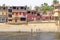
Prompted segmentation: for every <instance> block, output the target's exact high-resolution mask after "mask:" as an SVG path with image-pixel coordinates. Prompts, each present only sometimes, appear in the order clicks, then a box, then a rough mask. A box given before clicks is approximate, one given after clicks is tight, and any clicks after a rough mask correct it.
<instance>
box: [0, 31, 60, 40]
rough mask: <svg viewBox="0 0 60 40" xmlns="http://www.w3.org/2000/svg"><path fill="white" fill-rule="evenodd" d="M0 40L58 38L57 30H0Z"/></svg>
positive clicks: (45, 39) (57, 39) (51, 39)
mask: <svg viewBox="0 0 60 40" xmlns="http://www.w3.org/2000/svg"><path fill="white" fill-rule="evenodd" d="M0 40H60V33H57V32H55V33H54V32H34V33H30V32H6V33H5V32H1V33H0Z"/></svg>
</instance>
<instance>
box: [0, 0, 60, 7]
mask: <svg viewBox="0 0 60 40" xmlns="http://www.w3.org/2000/svg"><path fill="white" fill-rule="evenodd" d="M59 1H60V0H59ZM52 2H53V0H0V5H2V4H6V6H25V5H27V6H32V7H34V6H40V5H41V4H43V3H48V4H49V5H51V4H52Z"/></svg>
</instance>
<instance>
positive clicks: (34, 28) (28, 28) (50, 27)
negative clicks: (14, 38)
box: [0, 23, 58, 32]
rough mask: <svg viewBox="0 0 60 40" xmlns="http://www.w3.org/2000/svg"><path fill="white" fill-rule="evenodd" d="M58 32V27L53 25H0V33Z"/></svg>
mask: <svg viewBox="0 0 60 40" xmlns="http://www.w3.org/2000/svg"><path fill="white" fill-rule="evenodd" d="M31 30H32V31H33V32H38V31H40V32H58V26H57V25H56V24H55V23H28V25H26V24H22V25H10V24H6V23H0V32H1V31H3V32H6V31H27V32H31Z"/></svg>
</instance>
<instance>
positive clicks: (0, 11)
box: [0, 6, 8, 22]
mask: <svg viewBox="0 0 60 40" xmlns="http://www.w3.org/2000/svg"><path fill="white" fill-rule="evenodd" d="M7 13H8V12H7V7H6V6H0V22H7Z"/></svg>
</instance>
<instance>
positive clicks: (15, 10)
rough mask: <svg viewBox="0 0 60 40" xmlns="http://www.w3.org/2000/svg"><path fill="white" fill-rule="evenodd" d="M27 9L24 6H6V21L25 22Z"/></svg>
mask: <svg viewBox="0 0 60 40" xmlns="http://www.w3.org/2000/svg"><path fill="white" fill-rule="evenodd" d="M26 14H27V10H26V7H25V6H9V7H8V23H27V15H26Z"/></svg>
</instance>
